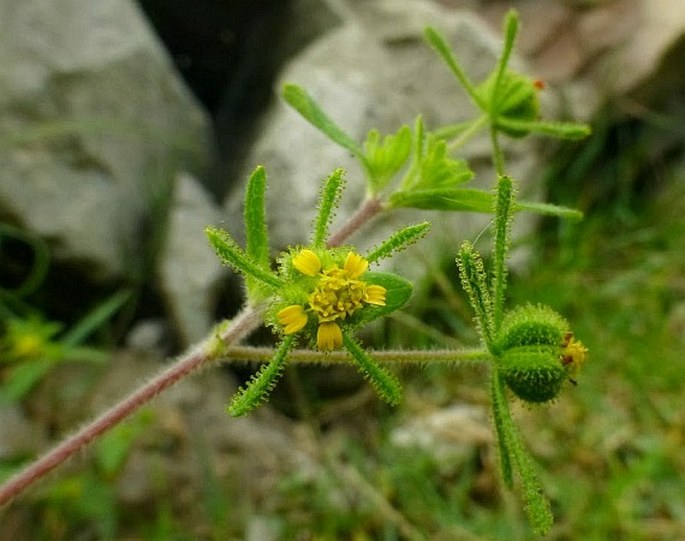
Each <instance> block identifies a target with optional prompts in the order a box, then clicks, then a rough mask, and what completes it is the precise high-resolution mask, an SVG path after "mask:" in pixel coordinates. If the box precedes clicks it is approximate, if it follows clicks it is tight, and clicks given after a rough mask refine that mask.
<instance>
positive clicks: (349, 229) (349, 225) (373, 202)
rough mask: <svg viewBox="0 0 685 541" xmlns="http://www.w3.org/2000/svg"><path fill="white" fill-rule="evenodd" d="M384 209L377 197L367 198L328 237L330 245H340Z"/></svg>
mask: <svg viewBox="0 0 685 541" xmlns="http://www.w3.org/2000/svg"><path fill="white" fill-rule="evenodd" d="M382 210H383V204H382V202H381V200H380V199H379V198H377V197H373V198H371V199H365V200H364V201H363V202H362V204H361V205H360V206H359V208H358V209H357V211H356V212H355V213H354V214H353V215H352V216H350V218H349V219H348V220H347V222H345V223H344V224H343V226H342V227H341V228H340V229H338V231H336V232H335V233H333V234H332V235H331V236H330V237H328V243H327V244H328V246H329V247H331V248H332V247H334V246H340V245H341V244H342V243H343V242H345V240H347V238H348V237H350V236H351V235H352V233H354V232H355V231H357V229H359V228H360V227H361V226H363V225H364V224H366V223H367V222H369V221H371V220H372V219H373V218H374V217H375V216H376V215H377V214H379V213H380V212H381V211H382Z"/></svg>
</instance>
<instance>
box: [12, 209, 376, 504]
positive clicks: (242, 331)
mask: <svg viewBox="0 0 685 541" xmlns="http://www.w3.org/2000/svg"><path fill="white" fill-rule="evenodd" d="M381 210H382V205H381V201H380V200H379V199H367V200H366V201H365V202H364V203H363V204H362V205H361V206H360V207H359V209H358V210H357V212H355V213H354V214H353V215H352V216H351V217H350V219H349V220H348V221H347V222H346V223H345V224H343V226H342V227H341V228H340V230H338V231H337V232H336V233H334V234H333V235H331V237H330V238H329V241H328V244H329V246H338V245H340V244H342V243H343V242H345V240H346V239H347V237H349V236H350V235H351V234H352V233H354V232H355V231H356V230H357V229H359V228H360V227H362V226H363V225H364V224H365V223H367V222H368V221H369V220H371V219H372V218H373V217H374V216H376V215H377V214H378V213H379V212H380V211H381ZM261 316H262V313H261V310H260V309H259V308H257V307H253V306H249V305H248V306H246V307H245V308H244V309H243V310H242V311H241V312H240V314H238V316H236V317H235V318H234V319H233V320H232V321H231V323H230V325H228V326H227V327H226V328H225V329H224V330H223V331H221V332H220V333H219V335H218V336H216V335H212V336H210V337H208V338H207V339H205V340H204V341H203V342H202V343H201V344H200V345H199V346H197V347H196V348H194V349H193V350H192V351H191V352H189V353H187V354H185V355H183V356H182V357H181V358H179V359H178V360H177V361H176V362H175V363H174V364H172V365H171V366H170V367H168V368H166V369H165V370H163V371H162V372H161V373H159V374H157V375H155V376H154V377H153V378H152V379H151V380H150V381H148V382H147V383H145V384H144V385H142V386H141V387H139V388H138V389H136V390H135V391H133V392H132V393H131V394H130V395H128V396H127V397H126V398H124V399H123V400H121V402H118V403H117V404H115V405H114V406H113V407H112V408H110V409H109V410H107V411H105V412H104V413H103V414H101V415H100V416H99V417H96V418H95V419H94V420H92V421H91V422H89V423H88V424H87V425H85V426H84V427H83V428H81V429H80V430H79V431H77V432H75V433H74V434H72V435H70V436H67V437H66V439H64V440H62V441H61V442H60V443H58V444H57V445H56V446H55V447H53V448H52V449H50V450H49V451H48V452H47V453H45V454H44V455H42V456H41V457H39V458H38V459H36V460H35V461H34V462H32V463H31V464H29V465H28V466H26V468H24V469H23V470H21V471H20V472H19V473H17V474H16V475H14V476H12V477H10V478H9V479H8V480H7V481H5V482H4V483H3V484H2V486H0V505H4V504H7V503H8V502H10V501H11V500H12V499H13V498H14V497H16V496H17V495H19V494H20V493H21V492H23V491H24V490H25V489H26V488H27V487H29V486H30V485H32V484H33V483H35V482H36V481H38V480H39V479H40V478H41V477H43V476H45V475H46V474H48V473H49V472H50V471H52V470H53V469H55V468H56V467H57V466H59V465H60V464H62V463H63V462H65V461H66V460H68V459H69V458H71V457H72V456H74V455H75V454H76V453H77V452H78V451H80V450H81V449H82V448H83V447H85V446H86V445H88V444H89V443H91V442H92V441H93V440H95V439H97V438H99V437H100V436H102V435H103V434H104V433H105V432H107V431H108V430H109V429H111V428H113V427H114V426H116V425H117V424H118V423H120V422H121V421H123V420H124V419H126V418H127V417H129V416H130V415H131V414H133V413H134V412H136V411H137V410H138V408H140V407H141V406H143V405H145V404H146V403H147V402H149V401H150V400H152V399H153V398H154V397H155V396H157V395H158V394H159V393H161V392H162V391H164V390H166V389H168V388H169V387H171V386H172V385H174V384H175V383H178V382H179V381H181V380H182V379H183V378H185V377H186V376H188V375H190V374H191V373H193V372H195V371H196V370H197V369H198V368H201V367H203V366H205V365H206V364H208V363H209V362H210V361H213V360H215V359H216V358H218V357H219V356H220V355H222V350H225V348H217V347H216V340H217V339H218V340H220V341H221V342H222V343H223V344H224V345H229V344H236V343H238V342H240V341H241V340H243V339H245V338H246V337H248V336H249V335H250V334H251V333H252V332H254V331H255V330H256V329H257V328H258V327H259V326H260V324H261V323H262V317H261ZM272 354H273V352H272Z"/></svg>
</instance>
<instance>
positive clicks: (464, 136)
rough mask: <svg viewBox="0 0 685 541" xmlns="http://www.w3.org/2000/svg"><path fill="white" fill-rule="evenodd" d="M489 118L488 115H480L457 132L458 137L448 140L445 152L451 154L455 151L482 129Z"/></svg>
mask: <svg viewBox="0 0 685 541" xmlns="http://www.w3.org/2000/svg"><path fill="white" fill-rule="evenodd" d="M489 120H490V117H489V116H488V115H481V116H479V117H478V118H477V119H476V120H474V121H473V122H471V123H470V125H469V127H468V128H466V129H465V130H464V131H463V132H461V133H460V134H459V137H456V138H455V139H454V140H453V141H450V143H449V144H448V145H447V152H448V153H450V154H451V153H453V152H455V151H457V150H458V149H459V148H460V147H462V146H463V145H464V144H466V143H467V142H468V141H469V140H470V139H471V138H472V137H473V136H474V135H476V134H477V133H478V132H479V131H480V130H481V129H483V128H484V127H485V126H486V125H487V123H488V121H489Z"/></svg>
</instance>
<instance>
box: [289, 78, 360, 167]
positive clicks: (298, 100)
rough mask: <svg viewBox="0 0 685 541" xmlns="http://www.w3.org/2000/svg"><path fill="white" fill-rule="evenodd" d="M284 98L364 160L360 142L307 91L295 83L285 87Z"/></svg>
mask: <svg viewBox="0 0 685 541" xmlns="http://www.w3.org/2000/svg"><path fill="white" fill-rule="evenodd" d="M283 99H284V100H285V101H286V102H287V103H288V104H289V105H290V106H291V107H292V108H293V109H295V110H296V111H297V112H298V113H300V114H301V115H302V116H303V117H304V118H305V120H307V121H308V122H309V123H310V124H311V125H312V126H314V127H315V128H317V129H318V130H319V131H321V132H322V133H324V134H325V135H326V136H328V138H329V139H330V140H331V141H333V142H334V143H337V144H339V145H340V146H341V147H343V148H346V149H347V150H349V151H350V152H352V154H354V155H355V156H357V158H360V159H362V160H363V156H364V152H363V150H362V148H361V147H360V146H359V144H358V143H357V142H356V141H355V140H354V139H352V137H350V136H349V135H347V133H345V131H344V130H343V129H342V128H341V127H340V126H338V125H337V124H336V123H335V122H333V120H331V118H330V117H329V116H328V115H326V113H324V111H323V110H322V109H321V107H319V104H318V103H316V101H314V98H312V97H311V96H310V95H309V94H307V92H306V91H305V90H304V89H303V88H302V87H300V86H298V85H295V84H286V85H285V86H284V87H283Z"/></svg>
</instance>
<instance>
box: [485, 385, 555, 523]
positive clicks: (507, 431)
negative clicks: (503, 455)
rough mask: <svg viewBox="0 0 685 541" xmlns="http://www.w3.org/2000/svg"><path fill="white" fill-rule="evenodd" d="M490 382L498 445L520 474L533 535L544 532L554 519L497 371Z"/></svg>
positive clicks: (509, 466)
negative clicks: (497, 431)
mask: <svg viewBox="0 0 685 541" xmlns="http://www.w3.org/2000/svg"><path fill="white" fill-rule="evenodd" d="M492 383H493V386H492V398H493V403H492V406H493V417H495V418H496V419H498V420H499V426H498V425H497V422H498V421H497V420H496V421H495V423H496V424H495V426H496V428H497V429H498V430H501V436H500V434H499V433H498V436H500V437H501V438H502V441H503V443H502V444H501V445H503V446H504V447H505V448H506V450H507V451H508V454H509V457H510V459H511V461H513V463H514V464H515V465H516V468H517V469H518V473H519V476H520V477H521V484H522V485H523V497H524V499H525V501H526V506H525V509H526V514H527V515H528V521H529V522H530V524H531V526H532V527H533V529H534V530H535V532H536V533H537V534H539V535H545V534H547V533H548V532H549V530H550V529H551V528H552V522H553V521H554V517H553V515H552V509H551V507H550V504H549V501H548V500H547V498H546V497H545V494H544V492H543V489H542V485H541V484H540V481H539V480H538V478H537V475H536V473H535V465H534V462H533V458H532V457H531V456H530V454H529V453H528V451H526V449H525V447H524V446H523V443H522V442H521V439H520V436H519V433H518V430H517V429H516V425H515V424H514V421H513V419H512V418H511V411H510V410H509V404H508V402H507V400H506V396H505V393H504V383H503V382H502V380H501V377H500V376H499V374H497V373H495V374H493V382H492ZM495 410H496V411H495ZM508 460H509V459H508ZM502 467H503V468H504V467H507V468H509V469H511V464H510V465H508V466H504V464H503V465H502ZM503 474H504V475H507V474H506V472H503Z"/></svg>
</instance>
